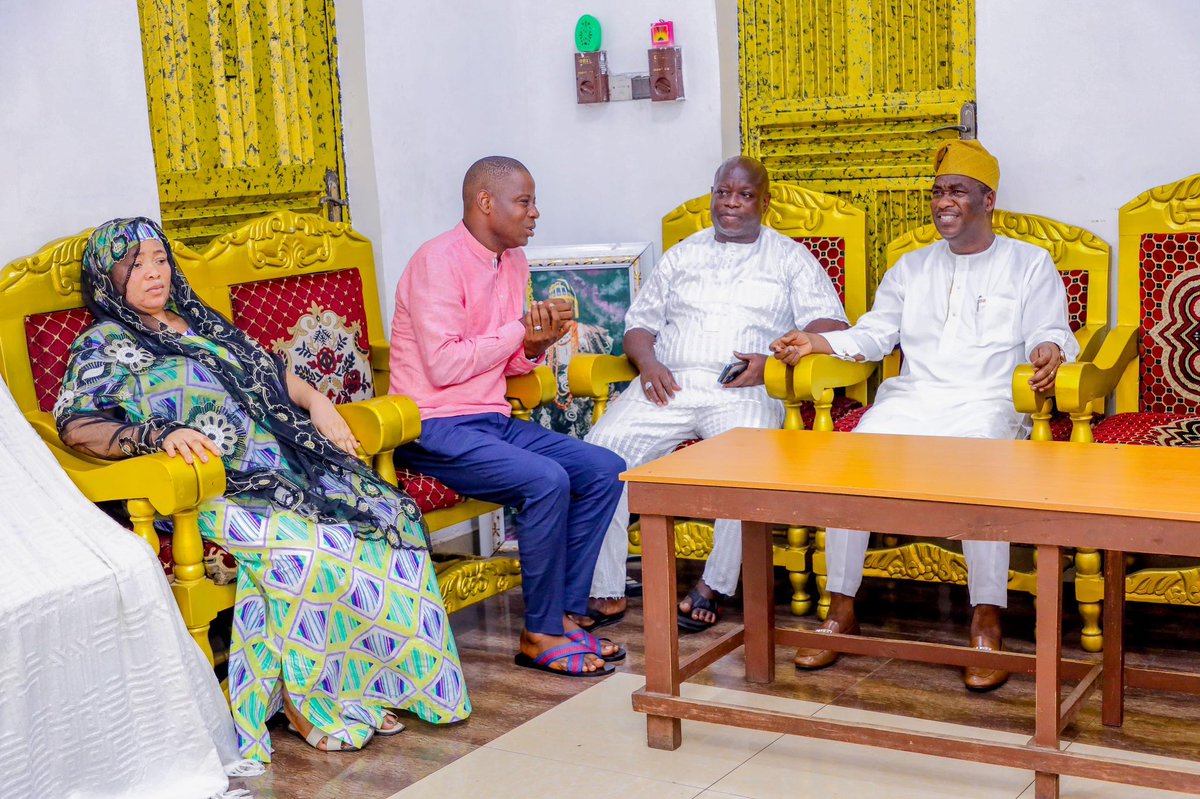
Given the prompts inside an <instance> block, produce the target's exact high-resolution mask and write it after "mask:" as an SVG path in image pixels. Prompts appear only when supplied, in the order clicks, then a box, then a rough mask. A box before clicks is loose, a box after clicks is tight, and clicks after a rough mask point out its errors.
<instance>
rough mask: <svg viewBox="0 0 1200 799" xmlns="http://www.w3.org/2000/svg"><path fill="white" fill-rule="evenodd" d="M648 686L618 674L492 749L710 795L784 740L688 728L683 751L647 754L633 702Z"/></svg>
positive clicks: (813, 707)
mask: <svg viewBox="0 0 1200 799" xmlns="http://www.w3.org/2000/svg"><path fill="white" fill-rule="evenodd" d="M644 684H645V679H644V678H643V677H642V676H640V675H636V674H629V673H618V674H614V675H613V676H612V677H609V678H607V679H605V680H604V681H603V682H602V683H599V684H597V685H595V686H593V687H591V688H589V689H588V690H586V691H584V692H583V693H581V694H578V695H577V696H574V697H572V698H571V699H569V700H567V701H566V702H563V703H562V704H561V705H559V706H558V707H556V708H554V709H553V710H550V711H548V712H546V713H543V714H542V715H541V716H538V717H537V718H535V719H533V720H531V721H529V722H526V723H525V724H523V725H521V726H520V727H518V728H517V729H515V730H513V731H511V732H509V733H506V734H505V735H502V736H501V737H499V738H497V739H496V740H494V741H492V742H491V743H490V744H488V746H489V747H492V748H496V749H504V750H507V751H512V752H522V753H525V754H530V755H537V756H539V757H545V758H549V759H552V760H557V761H561V762H564V763H587V764H597V765H601V766H602V767H603V768H606V769H611V770H613V771H620V772H624V773H627V774H633V775H637V776H642V777H649V778H652V779H659V780H667V781H670V782H675V783H680V784H683V785H692V786H696V787H698V788H708V787H709V786H711V785H712V784H713V783H714V782H716V781H717V780H719V779H721V778H722V777H723V776H725V775H726V774H728V773H729V772H730V771H732V770H733V769H735V768H737V767H738V766H739V765H741V764H742V763H744V762H745V761H746V760H747V759H748V758H750V757H751V756H752V755H754V754H755V753H757V752H759V751H761V750H762V749H763V748H764V747H765V746H767V745H768V744H770V743H771V742H772V741H774V740H776V739H777V738H778V737H779V736H778V735H777V734H775V733H766V732H758V731H754V730H738V729H732V728H723V727H719V726H717V725H712V724H700V723H693V722H684V724H683V745H682V746H681V747H680V748H679V749H677V750H675V751H674V752H663V751H659V750H657V749H650V748H648V747H647V746H646V723H645V716H644V715H642V714H641V713H635V712H634V711H633V709H632V707H631V705H630V694H632V693H633V691H634V690H636V689H637V688H640V687H641V686H642V685H644ZM682 693H683V695H684V696H693V697H697V698H704V699H712V700H717V701H728V702H730V703H741V704H746V705H749V706H752V707H770V708H786V709H787V710H788V711H790V712H795V713H806V714H812V713H814V712H816V711H817V710H818V709H820V706H819V705H817V704H815V703H812V702H801V701H798V700H793V699H784V698H780V697H770V696H760V695H757V694H749V693H743V692H739V691H731V690H729V689H723V688H716V687H713V686H705V685H685V686H684V688H683V691H682Z"/></svg>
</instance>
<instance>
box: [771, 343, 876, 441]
mask: <svg viewBox="0 0 1200 799" xmlns="http://www.w3.org/2000/svg"><path fill="white" fill-rule="evenodd" d="M875 367H876V364H875V363H874V362H872V361H846V360H843V359H841V358H835V357H834V356H832V355H806V356H805V357H803V358H801V359H800V363H798V364H796V366H795V367H794V368H791V367H788V366H787V365H786V364H784V363H783V361H780V360H778V359H776V358H769V359H767V366H766V370H765V373H764V380H765V382H766V386H767V393H768V394H770V395H771V396H772V397H775V398H776V399H781V400H783V404H784V406H785V408H786V409H787V410H786V413H785V416H784V423H783V426H784V429H787V430H801V429H803V427H804V425H803V423H802V422H801V421H800V403H802V402H811V403H813V408H814V411H815V415H814V418H813V430H819V431H824V432H829V431H831V430H833V412H832V408H833V395H834V389H836V388H845V387H847V386H854V385H858V384H859V383H862V382H863V381H865V380H866V379H867V378H869V377H870V376H871V374H872V373H873V372H874V371H875Z"/></svg>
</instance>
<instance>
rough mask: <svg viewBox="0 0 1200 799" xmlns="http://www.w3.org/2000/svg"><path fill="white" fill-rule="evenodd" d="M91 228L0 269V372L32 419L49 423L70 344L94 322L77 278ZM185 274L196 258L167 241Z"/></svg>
mask: <svg viewBox="0 0 1200 799" xmlns="http://www.w3.org/2000/svg"><path fill="white" fill-rule="evenodd" d="M90 235H91V230H85V231H83V232H82V233H79V234H78V235H75V236H68V237H66V238H62V239H58V240H56V241H52V242H50V243H49V244H47V245H46V246H44V247H42V248H41V249H40V250H38V251H37V252H36V253H34V254H33V255H30V256H27V257H25V258H18V259H17V260H15V261H13V262H12V263H10V264H8V265H7V266H6V267H4V269H3V271H0V374H2V375H3V377H4V382H5V383H7V384H8V388H9V390H10V391H11V392H12V395H13V397H14V398H15V399H16V402H17V406H18V407H19V408H20V409H21V411H22V412H23V413H24V414H25V416H26V417H27V418H29V419H30V420H31V421H41V422H42V423H49V416H50V411H51V410H52V409H53V408H54V402H55V399H56V398H57V397H58V390H59V387H60V386H61V385H62V378H63V375H64V374H65V373H66V371H67V360H68V355H69V353H70V349H71V345H72V344H73V343H74V342H75V339H76V338H78V337H79V334H80V333H81V332H83V330H84V329H85V328H87V326H88V325H90V324H91V323H92V321H93V318H92V314H91V312H89V311H88V310H87V308H85V307H84V304H83V295H82V294H81V292H80V285H79V274H80V265H81V261H82V258H83V248H84V245H86V244H87V240H88V237H89V236H90ZM171 250H172V252H173V253H174V255H175V261H176V263H177V264H178V265H179V267H180V268H181V269H183V270H185V271H187V270H189V269H191V268H193V267H194V265H195V264H196V263H197V262H198V261H199V260H200V256H199V255H198V254H197V253H196V252H195V251H194V250H192V249H190V248H189V247H187V246H186V245H184V244H181V243H179V242H174V241H173V242H171Z"/></svg>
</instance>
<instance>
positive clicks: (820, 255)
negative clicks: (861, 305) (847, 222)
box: [796, 236, 846, 304]
mask: <svg viewBox="0 0 1200 799" xmlns="http://www.w3.org/2000/svg"><path fill="white" fill-rule="evenodd" d="M796 241H798V242H800V243H801V244H803V245H804V246H805V247H808V249H809V251H810V252H811V253H812V254H813V255H815V256H816V258H817V260H818V261H820V262H821V266H823V267H825V271H826V273H828V275H829V279H830V280H831V281H832V282H833V287H834V289H836V290H837V294H838V298H839V299H840V300H841V301H842V303H843V304H845V302H846V240H845V239H843V238H841V237H840V236H838V237H833V236H796Z"/></svg>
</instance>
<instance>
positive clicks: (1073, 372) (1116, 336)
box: [1012, 325, 1137, 443]
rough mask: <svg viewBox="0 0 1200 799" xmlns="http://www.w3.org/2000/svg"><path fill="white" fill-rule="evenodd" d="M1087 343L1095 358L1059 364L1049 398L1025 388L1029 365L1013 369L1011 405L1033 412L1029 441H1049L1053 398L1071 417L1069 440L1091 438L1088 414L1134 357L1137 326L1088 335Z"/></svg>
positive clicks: (1095, 409) (1019, 409) (1030, 372)
mask: <svg viewBox="0 0 1200 799" xmlns="http://www.w3.org/2000/svg"><path fill="white" fill-rule="evenodd" d="M1097 342H1098V343H1097ZM1088 345H1089V349H1091V350H1092V351H1094V352H1095V357H1094V358H1093V359H1092V360H1090V361H1088V360H1079V361H1076V362H1074V363H1064V364H1063V365H1062V366H1061V367H1059V370H1058V376H1057V377H1056V378H1055V381H1054V394H1053V396H1052V397H1051V395H1048V394H1037V393H1035V392H1034V391H1033V389H1031V388H1030V387H1029V379H1030V378H1031V377H1032V376H1033V371H1034V369H1033V366H1032V365H1031V364H1021V365H1020V366H1018V367H1017V368H1016V370H1014V372H1013V386H1012V387H1013V404H1014V406H1015V407H1016V409H1017V410H1018V411H1020V412H1021V413H1031V414H1033V423H1034V429H1033V436H1032V437H1033V440H1035V441H1049V440H1050V429H1049V420H1050V411H1051V401H1053V404H1054V405H1057V406H1058V410H1060V411H1062V412H1063V413H1067V414H1070V416H1071V440H1072V441H1074V442H1080V443H1090V442H1091V441H1092V414H1093V413H1094V412H1097V411H1099V410H1100V408H1101V405H1102V403H1103V401H1104V398H1105V397H1107V396H1108V395H1109V394H1111V393H1112V392H1113V390H1114V389H1116V387H1117V383H1118V382H1119V381H1120V380H1121V377H1122V376H1123V375H1124V374H1125V373H1126V371H1127V369H1128V368H1129V366H1130V364H1132V363H1133V361H1134V358H1135V357H1136V356H1137V327H1136V326H1134V325H1118V326H1117V327H1115V328H1113V329H1112V330H1111V331H1109V332H1108V333H1106V334H1104V335H1103V336H1102V337H1099V338H1095V337H1094V338H1092V339H1091V340H1090V341H1089V342H1088Z"/></svg>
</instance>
